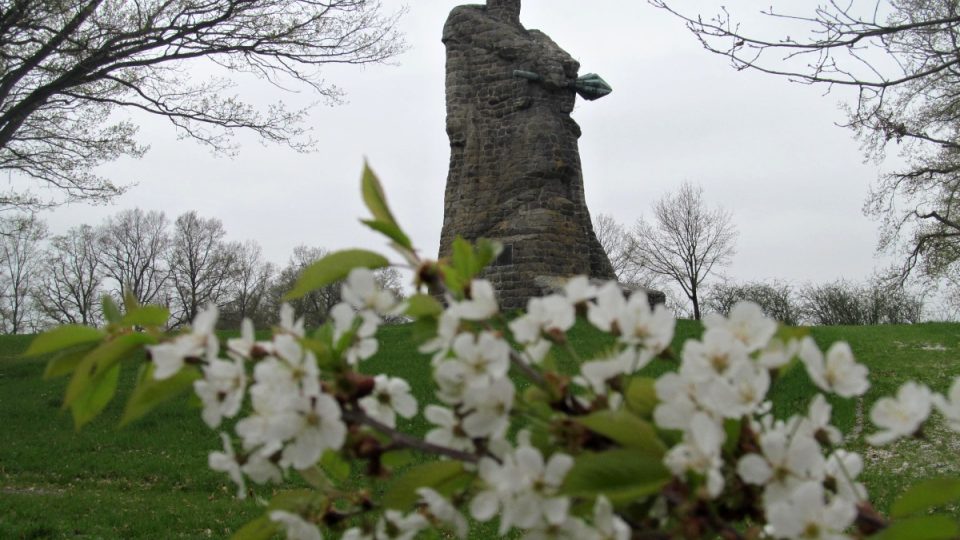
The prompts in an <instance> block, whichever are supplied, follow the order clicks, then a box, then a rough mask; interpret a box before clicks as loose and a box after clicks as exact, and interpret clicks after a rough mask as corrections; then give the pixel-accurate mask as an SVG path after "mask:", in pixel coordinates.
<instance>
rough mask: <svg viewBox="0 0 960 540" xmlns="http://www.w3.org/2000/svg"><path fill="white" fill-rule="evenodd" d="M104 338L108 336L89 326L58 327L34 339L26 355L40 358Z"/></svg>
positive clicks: (70, 325) (69, 325) (68, 325)
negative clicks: (43, 355)
mask: <svg viewBox="0 0 960 540" xmlns="http://www.w3.org/2000/svg"><path fill="white" fill-rule="evenodd" d="M104 336H106V334H104V333H103V332H101V331H100V330H97V329H96V328H91V327H89V326H82V325H79V324H67V325H64V326H58V327H56V328H54V329H53V330H50V331H49V332H44V333H42V334H40V335H39V336H37V337H36V338H34V339H33V341H32V342H30V347H28V348H27V352H25V353H24V355H25V356H40V355H42V354H48V353H52V352H56V351H62V350H63V349H67V348H70V347H73V346H74V345H81V344H84V343H92V342H95V341H100V340H101V339H103V338H104Z"/></svg>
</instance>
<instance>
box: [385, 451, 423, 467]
mask: <svg viewBox="0 0 960 540" xmlns="http://www.w3.org/2000/svg"><path fill="white" fill-rule="evenodd" d="M414 459H415V456H414V455H413V452H411V451H410V450H391V451H389V452H384V453H383V454H382V455H381V456H380V464H381V465H383V466H384V467H390V468H391V469H398V468H400V467H404V466H406V465H409V464H410V463H412V462H413V460H414Z"/></svg>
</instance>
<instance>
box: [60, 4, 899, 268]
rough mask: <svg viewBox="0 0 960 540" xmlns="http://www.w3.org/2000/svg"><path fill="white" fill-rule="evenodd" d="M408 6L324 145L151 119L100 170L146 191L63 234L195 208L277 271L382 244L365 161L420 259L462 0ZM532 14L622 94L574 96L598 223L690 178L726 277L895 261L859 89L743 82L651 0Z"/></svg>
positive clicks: (317, 121) (85, 209)
mask: <svg viewBox="0 0 960 540" xmlns="http://www.w3.org/2000/svg"><path fill="white" fill-rule="evenodd" d="M408 3H409V4H410V5H409V12H408V13H407V14H406V16H405V17H404V18H403V19H402V22H401V29H402V31H403V32H404V33H405V35H406V40H407V43H408V45H409V50H408V51H407V52H406V53H405V54H403V55H402V56H400V57H399V58H397V59H396V63H395V65H371V66H366V67H362V68H358V67H356V66H344V67H333V68H331V69H329V70H328V72H327V74H328V78H329V80H330V81H331V82H334V83H336V84H337V85H338V86H340V87H341V88H342V89H343V90H344V91H345V93H346V99H347V103H345V104H343V105H339V106H335V107H327V106H320V107H318V108H316V109H315V110H314V111H313V113H312V115H311V116H310V119H309V125H310V127H312V128H313V130H314V135H315V136H316V137H317V139H319V141H320V145H319V148H318V151H317V152H315V153H311V154H297V153H295V152H293V151H291V150H289V149H284V148H277V147H272V146H271V147H265V146H262V145H260V144H259V143H258V142H257V141H256V140H255V139H253V138H249V137H242V138H241V139H240V140H241V142H242V144H243V146H242V148H241V150H240V154H239V155H238V156H237V157H235V158H217V157H213V156H211V155H210V154H209V153H208V152H207V151H206V150H205V149H204V148H202V147H201V146H200V145H198V144H196V143H193V142H191V141H189V140H186V141H178V140H177V137H176V133H175V132H174V131H173V130H172V128H170V127H169V126H167V125H165V124H164V123H163V122H161V121H159V120H156V119H147V120H146V121H145V122H144V123H143V127H142V129H141V138H142V141H143V142H145V143H148V144H150V145H151V151H150V152H149V153H147V155H146V156H145V157H144V158H142V159H139V160H124V161H121V162H117V163H114V164H112V165H110V166H108V167H105V169H104V170H105V172H106V174H108V175H109V176H110V177H111V178H113V179H115V180H116V181H117V182H121V183H124V182H129V181H136V182H137V185H136V186H135V187H133V188H131V189H130V190H129V192H128V193H126V194H125V195H123V196H122V197H119V198H117V199H116V201H115V203H114V204H113V205H111V206H106V207H92V206H89V205H72V206H69V207H64V208H61V209H58V210H57V211H55V212H53V213H51V214H49V215H48V216H47V219H48V222H49V223H50V225H51V229H52V231H53V232H54V233H61V232H64V231H65V230H66V229H67V228H69V227H71V226H74V225H78V224H81V223H89V224H97V223H99V222H100V221H101V220H102V219H103V218H104V217H105V216H107V215H109V214H112V213H115V212H117V211H119V210H120V209H123V208H130V207H136V206H139V207H141V208H144V209H148V210H162V211H164V212H166V213H167V215H168V216H169V217H170V218H171V219H174V218H175V217H176V216H177V215H179V214H181V213H183V212H186V211H188V210H192V209H193V210H197V211H198V212H199V213H200V214H201V215H202V216H205V217H210V216H215V217H218V218H220V219H221V220H223V222H224V226H225V228H226V230H227V232H228V236H229V239H231V240H246V239H254V240H256V241H258V242H259V243H260V244H261V245H262V246H263V248H264V251H265V253H266V255H267V257H268V258H269V259H270V260H273V261H274V262H277V263H284V262H285V261H286V260H287V258H288V256H289V254H290V253H291V251H292V249H293V247H294V246H296V245H298V244H308V245H311V246H322V247H325V248H328V249H339V248H345V247H354V246H360V247H371V248H381V247H383V242H382V241H381V240H380V239H379V237H377V236H375V235H374V234H373V233H371V232H368V231H367V230H366V229H365V228H364V227H363V226H362V225H360V224H359V223H358V221H357V219H358V218H360V217H366V212H365V210H364V209H363V207H362V203H361V201H360V197H359V175H360V171H361V168H362V164H363V159H364V156H366V157H367V158H368V159H369V160H370V163H371V164H372V166H373V168H374V169H375V170H376V171H377V172H378V174H379V175H380V177H381V179H382V181H383V183H384V186H385V189H386V192H387V195H388V198H389V200H390V202H391V204H392V206H393V209H394V212H395V214H396V215H397V217H398V220H399V221H400V223H401V225H402V226H403V227H404V228H405V229H406V230H407V231H408V233H409V234H410V236H411V237H412V238H413V239H414V241H415V243H416V244H417V245H418V246H420V247H421V249H422V251H423V252H424V253H425V254H429V255H432V254H435V253H436V250H437V246H438V243H439V236H440V226H441V221H442V217H443V216H442V214H443V190H444V184H445V181H446V174H447V165H448V158H449V146H448V142H447V138H446V133H445V131H444V116H445V105H444V49H443V45H442V43H441V42H440V35H441V29H442V27H443V23H444V20H445V19H446V16H447V14H448V13H449V11H450V9H451V8H453V7H454V6H456V5H457V4H459V3H461V2H457V1H451V0H429V1H424V0H421V1H419V2H408ZM724 3H725V4H727V5H728V7H730V8H731V9H732V10H734V12H735V13H744V14H747V13H748V10H747V9H746V8H740V9H739V11H737V10H738V8H737V5H738V4H740V5H749V4H753V5H754V6H756V5H757V4H756V3H755V2H745V1H743V2H724ZM524 4H525V5H524V8H523V13H522V15H521V19H522V22H523V23H524V25H525V26H526V27H527V28H537V29H540V30H543V31H544V32H546V33H547V34H548V35H550V36H551V37H552V38H553V39H554V41H556V42H557V43H558V44H559V45H560V46H561V47H563V48H564V49H566V50H567V51H568V52H569V53H570V54H572V55H573V56H574V57H575V58H577V59H578V60H579V61H580V63H581V74H583V73H587V72H596V73H599V74H600V75H601V76H602V77H604V78H605V79H606V80H607V81H608V82H609V83H610V84H611V85H612V86H613V88H614V92H613V94H611V95H610V96H608V97H606V98H604V99H602V100H599V101H595V102H585V101H578V105H577V109H576V110H575V111H574V113H573V116H574V118H575V119H576V120H577V122H579V123H580V125H581V127H582V128H583V136H582V138H581V139H580V151H581V159H582V162H583V171H584V185H585V187H586V195H587V202H588V205H589V208H590V211H591V213H592V214H594V215H596V214H598V213H605V214H610V215H612V216H613V217H614V218H615V219H617V220H618V221H620V222H621V223H624V224H626V225H631V224H632V223H633V222H634V221H635V220H636V219H637V218H638V217H640V216H641V215H643V214H645V213H646V214H649V211H650V205H651V203H652V202H653V201H654V200H655V199H657V198H659V197H661V196H662V195H663V194H665V193H667V192H669V191H671V190H674V189H676V187H677V186H678V185H679V184H680V183H681V182H682V181H684V180H689V181H692V182H695V183H699V184H701V185H702V186H703V188H704V190H705V198H706V199H707V200H708V201H710V202H711V203H712V204H716V205H720V206H723V207H724V208H726V209H728V210H730V211H731V212H732V213H733V216H734V222H735V224H736V226H737V228H738V229H739V232H740V236H739V239H738V242H737V255H736V256H735V258H734V262H733V264H732V265H731V266H730V267H729V268H727V269H726V271H725V272H726V274H727V275H728V276H730V277H732V278H734V279H738V280H746V279H781V280H788V281H793V282H803V281H825V280H833V279H837V278H849V279H862V278H865V277H867V276H869V275H870V274H871V272H872V271H873V270H874V269H875V268H877V267H880V266H884V265H885V264H886V263H885V261H884V260H881V259H877V258H875V254H874V251H875V246H876V241H877V226H876V223H875V222H873V221H871V220H870V219H869V218H867V217H864V215H863V214H862V212H861V207H862V205H863V202H864V199H865V197H866V195H867V193H868V190H869V188H870V186H871V185H873V184H874V182H875V180H876V178H877V175H878V172H879V170H880V169H879V168H878V167H879V166H878V165H876V164H873V163H868V164H865V163H864V161H863V156H862V153H861V152H860V150H859V147H858V144H857V142H856V141H855V140H854V139H853V133H852V132H851V131H849V130H846V129H843V128H840V127H837V126H836V125H835V124H836V123H837V122H840V121H842V120H843V115H842V111H841V110H840V109H839V107H838V105H839V103H840V102H841V101H843V100H844V99H849V98H850V97H851V96H849V95H842V94H838V93H834V94H830V95H826V96H824V95H823V90H824V89H823V88H816V87H805V86H800V85H795V84H790V83H788V82H787V81H786V80H783V79H779V78H774V77H770V76H765V75H762V74H759V73H749V72H736V71H734V70H733V69H731V68H730V67H729V65H728V64H727V62H726V61H725V60H724V59H723V58H721V57H718V56H715V55H711V54H710V53H708V52H706V51H704V50H703V49H701V48H700V46H699V44H698V43H697V41H696V39H695V38H694V37H693V36H692V35H691V34H689V33H688V32H687V31H686V30H685V28H684V27H683V25H682V23H681V22H680V21H678V20H676V19H674V18H672V17H671V16H669V15H668V14H667V13H664V12H661V11H658V10H656V9H654V8H652V7H650V6H649V5H647V4H646V3H645V2H643V1H639V0H634V1H613V0H596V1H592V2H584V1H583V0H527V1H526V2H525V3H524ZM711 4H713V3H712V2H702V3H701V2H698V5H700V6H701V7H699V8H698V9H702V10H704V11H703V13H705V14H710V13H711V11H710V8H709V7H707V6H708V5H711ZM384 6H385V7H386V8H387V9H388V10H390V9H398V8H399V7H401V6H402V3H401V2H399V1H392V0H385V1H384ZM755 10H756V8H752V9H751V10H750V11H753V12H755ZM239 92H240V93H241V94H243V95H247V96H249V97H251V98H252V100H253V101H255V102H257V103H268V102H269V100H271V99H274V98H277V97H279V98H284V99H289V100H291V101H292V102H294V103H304V102H307V101H311V100H312V98H311V96H309V95H308V94H303V95H283V94H280V93H277V92H276V91H268V89H267V88H264V87H262V86H257V85H243V86H241V88H239ZM888 166H889V164H888Z"/></svg>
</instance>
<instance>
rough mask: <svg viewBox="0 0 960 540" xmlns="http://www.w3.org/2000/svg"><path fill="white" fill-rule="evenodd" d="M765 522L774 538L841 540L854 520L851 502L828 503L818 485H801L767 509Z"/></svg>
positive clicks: (854, 515)
mask: <svg viewBox="0 0 960 540" xmlns="http://www.w3.org/2000/svg"><path fill="white" fill-rule="evenodd" d="M766 514H767V522H768V523H769V525H770V528H771V529H772V531H773V536H774V537H776V538H791V539H793V538H797V539H801V538H802V539H804V540H842V539H846V538H848V537H847V535H845V534H843V531H845V530H846V529H847V528H848V527H849V526H850V525H852V524H853V521H854V519H855V518H856V517H857V510H856V508H855V507H854V505H853V503H851V502H850V501H848V500H846V499H843V498H842V497H833V499H832V500H831V501H830V502H829V503H828V502H827V500H826V497H825V496H824V493H823V487H822V486H821V485H820V483H818V482H805V483H803V484H802V485H800V486H798V487H797V489H796V490H794V491H793V492H792V493H790V495H789V496H788V497H786V498H785V499H783V500H779V501H776V502H773V503H771V504H769V505H768V506H767V510H766Z"/></svg>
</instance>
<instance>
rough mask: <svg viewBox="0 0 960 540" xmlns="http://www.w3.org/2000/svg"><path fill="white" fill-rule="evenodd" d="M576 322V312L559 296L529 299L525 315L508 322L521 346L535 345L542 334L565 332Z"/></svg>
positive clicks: (568, 302) (566, 300)
mask: <svg viewBox="0 0 960 540" xmlns="http://www.w3.org/2000/svg"><path fill="white" fill-rule="evenodd" d="M574 322H576V312H575V311H574V308H573V305H571V304H570V301H569V300H568V299H567V298H564V297H563V296H560V295H559V294H551V295H549V296H544V297H542V298H531V299H530V300H529V301H528V302H527V312H526V314H524V315H522V316H520V317H517V318H516V319H514V320H513V321H511V322H510V331H511V332H513V337H514V338H515V339H516V340H517V341H518V342H519V343H522V344H532V343H537V342H538V341H540V340H541V339H542V338H543V334H551V333H553V332H566V331H567V330H569V329H570V328H572V327H573V323H574Z"/></svg>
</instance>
